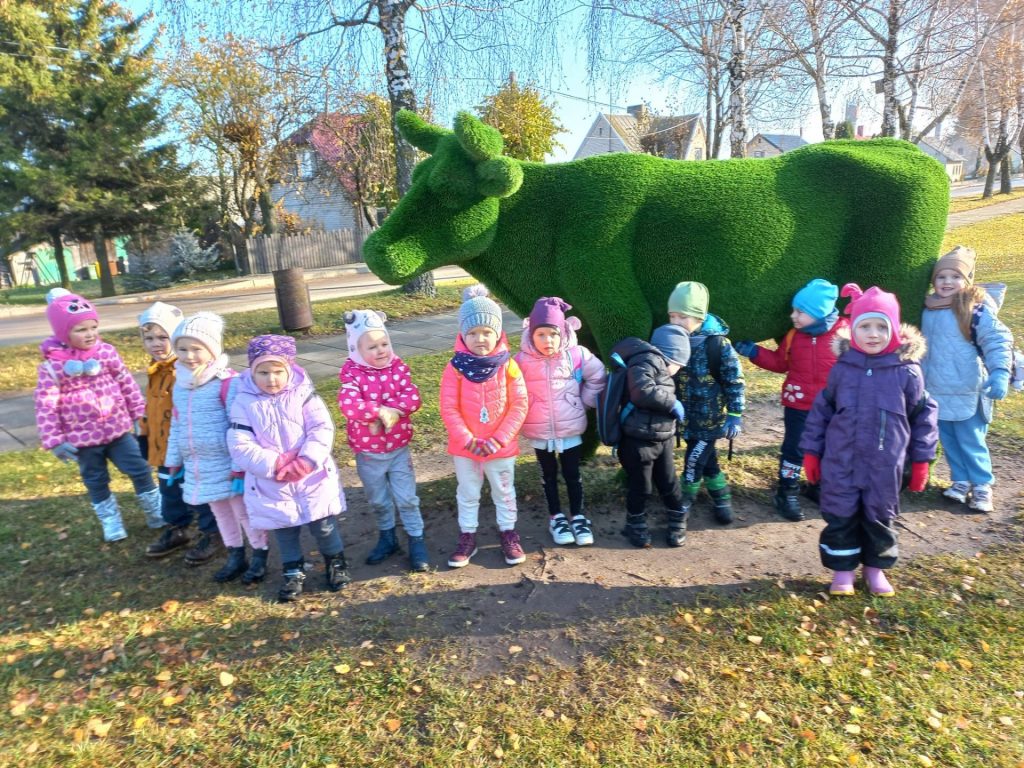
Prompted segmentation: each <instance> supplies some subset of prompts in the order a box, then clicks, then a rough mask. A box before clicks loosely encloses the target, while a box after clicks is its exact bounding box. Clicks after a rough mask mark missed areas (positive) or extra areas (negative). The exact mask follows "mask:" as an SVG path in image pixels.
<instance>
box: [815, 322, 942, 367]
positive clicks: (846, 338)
mask: <svg viewBox="0 0 1024 768" xmlns="http://www.w3.org/2000/svg"><path fill="white" fill-rule="evenodd" d="M852 333H853V329H852V328H849V327H845V328H840V329H838V330H837V331H836V335H835V336H834V337H833V338H832V351H833V352H834V353H835V355H836V357H837V358H838V357H839V356H841V355H842V354H843V353H844V352H846V351H847V350H850V349H853V345H852V344H851V342H850V334H852ZM900 338H901V339H902V340H903V341H902V342H901V343H900V345H899V346H898V347H896V349H895V351H893V352H890V353H889V354H893V355H896V356H897V358H898V359H899V361H900V362H901V363H920V362H921V360H923V359H924V355H925V352H927V351H928V343H927V342H926V341H925V338H924V334H923V333H921V331H920V330H919V329H918V328H917V326H916V325H911V324H910V323H901V324H900ZM854 351H856V350H854ZM860 354H864V353H863V352H862V353H860ZM864 356H865V357H873V355H864ZM879 357H883V355H879Z"/></svg>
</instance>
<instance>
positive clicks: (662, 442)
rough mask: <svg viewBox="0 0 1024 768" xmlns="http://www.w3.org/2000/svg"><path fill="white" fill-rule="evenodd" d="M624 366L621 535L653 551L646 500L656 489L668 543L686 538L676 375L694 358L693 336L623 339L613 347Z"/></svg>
mask: <svg viewBox="0 0 1024 768" xmlns="http://www.w3.org/2000/svg"><path fill="white" fill-rule="evenodd" d="M612 355H613V356H616V355H617V356H618V358H619V359H621V360H622V361H623V363H625V366H626V389H627V392H628V394H629V403H630V404H631V405H632V407H631V408H628V412H627V410H626V409H625V408H624V409H623V413H624V417H623V421H622V439H621V440H620V442H619V445H618V455H619V462H620V463H621V464H622V468H623V469H624V470H625V472H626V527H625V528H624V529H623V531H622V533H623V534H624V535H625V536H626V537H627V538H628V539H629V542H630V543H631V544H632V545H633V546H634V547H650V546H651V534H650V531H649V530H648V528H647V512H646V511H645V509H644V508H645V507H646V504H647V496H648V495H649V494H650V493H651V485H652V484H653V485H654V487H656V488H657V489H658V493H659V494H660V495H661V499H662V501H663V502H664V504H665V509H666V510H667V513H668V544H669V546H671V547H680V546H682V544H683V542H684V541H685V540H686V512H685V511H684V510H683V499H682V494H681V492H680V489H679V481H678V479H677V478H676V470H675V463H674V461H673V453H672V452H673V448H674V447H675V446H674V443H673V441H674V438H675V434H676V421H682V420H683V415H684V411H683V405H682V403H680V402H679V401H678V400H677V399H676V393H675V384H674V383H673V381H672V376H673V375H674V374H675V373H676V372H677V371H679V370H680V369H681V368H683V367H684V366H685V365H686V363H687V361H688V360H689V359H690V340H689V334H688V333H686V331H684V330H683V329H682V328H678V327H676V326H674V325H663V326H661V327H660V328H656V329H655V330H654V333H653V334H652V336H651V343H650V344H648V343H647V342H646V341H643V340H642V339H637V338H634V337H629V338H625V339H623V340H622V341H620V342H619V343H618V344H616V345H615V346H614V347H612Z"/></svg>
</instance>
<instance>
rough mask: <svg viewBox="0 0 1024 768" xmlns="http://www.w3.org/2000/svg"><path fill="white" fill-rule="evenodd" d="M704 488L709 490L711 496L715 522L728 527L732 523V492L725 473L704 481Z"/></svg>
mask: <svg viewBox="0 0 1024 768" xmlns="http://www.w3.org/2000/svg"><path fill="white" fill-rule="evenodd" d="M704 487H705V488H707V489H708V495H709V496H711V503H712V504H714V510H713V511H714V513H715V521H716V522H717V523H719V525H728V524H729V523H731V522H732V491H730V490H729V483H728V482H726V479H725V473H724V472H719V473H718V474H717V475H715V476H714V477H711V478H707V479H706V480H705V481H704Z"/></svg>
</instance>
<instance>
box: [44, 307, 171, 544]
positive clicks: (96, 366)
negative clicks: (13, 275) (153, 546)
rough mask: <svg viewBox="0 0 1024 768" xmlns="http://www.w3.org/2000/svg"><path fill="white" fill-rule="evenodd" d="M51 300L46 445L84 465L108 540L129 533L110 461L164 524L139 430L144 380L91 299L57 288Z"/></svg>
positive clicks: (149, 520) (151, 516) (155, 523)
mask: <svg viewBox="0 0 1024 768" xmlns="http://www.w3.org/2000/svg"><path fill="white" fill-rule="evenodd" d="M46 301H47V307H46V317H47V319H48V320H49V321H50V327H51V328H53V336H51V337H49V338H48V339H46V341H44V342H43V343H42V345H40V351H41V352H42V353H43V362H42V363H41V364H40V366H39V382H38V384H37V385H36V396H35V405H36V424H37V426H38V427H39V438H40V440H41V441H42V444H43V448H45V449H46V450H48V451H52V452H53V455H54V456H56V457H57V458H58V459H60V460H61V461H75V462H76V463H77V464H78V470H79V472H80V474H81V476H82V482H83V483H84V484H85V488H86V490H87V491H88V492H89V500H90V501H91V502H92V507H93V510H94V511H95V513H96V517H97V519H98V520H99V521H100V525H102V526H103V538H104V540H105V541H120V540H121V539H124V538H126V537H127V536H128V533H127V532H126V531H125V529H124V524H123V522H122V521H121V511H120V509H118V506H117V498H116V497H115V496H114V495H113V494H112V493H111V492H110V472H109V470H108V468H107V462H108V461H109V462H112V463H113V464H114V466H115V467H117V468H118V469H119V470H121V471H122V472H124V473H125V474H126V475H128V477H130V478H131V480H132V484H133V485H134V486H135V493H136V494H138V497H139V504H140V505H141V506H142V509H143V511H144V512H145V514H146V524H147V525H148V526H149V527H150V528H162V527H163V526H164V519H163V515H162V514H161V513H160V490H159V489H158V488H157V487H156V483H154V482H153V472H152V470H151V469H150V468H149V464H148V463H146V460H145V459H144V458H142V453H141V452H140V451H139V444H138V442H137V441H136V440H135V437H134V435H133V431H134V430H135V428H136V424H135V423H136V422H137V421H138V420H139V419H141V418H142V417H143V416H144V415H145V412H146V401H145V399H144V398H143V397H142V391H141V390H140V389H139V385H138V384H136V383H135V379H133V378H132V375H131V372H130V371H129V370H128V369H127V368H126V367H125V364H124V361H123V360H121V356H120V355H118V354H117V350H116V349H114V348H113V347H112V346H111V345H110V344H107V343H106V342H105V341H103V340H102V339H101V338H100V334H99V317H98V315H97V314H96V310H95V309H94V308H93V306H92V304H91V303H90V302H89V301H88V300H87V299H83V298H82V297H81V296H76V295H75V294H73V293H71V292H70V291H66V290H64V289H63V288H54V289H53V290H52V291H50V292H49V293H48V294H47V296H46Z"/></svg>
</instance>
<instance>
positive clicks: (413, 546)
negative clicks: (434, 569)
mask: <svg viewBox="0 0 1024 768" xmlns="http://www.w3.org/2000/svg"><path fill="white" fill-rule="evenodd" d="M409 570H410V571H413V572H415V573H426V572H427V571H429V570H430V554H429V553H428V552H427V542H426V541H425V540H424V538H423V536H410V537H409Z"/></svg>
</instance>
